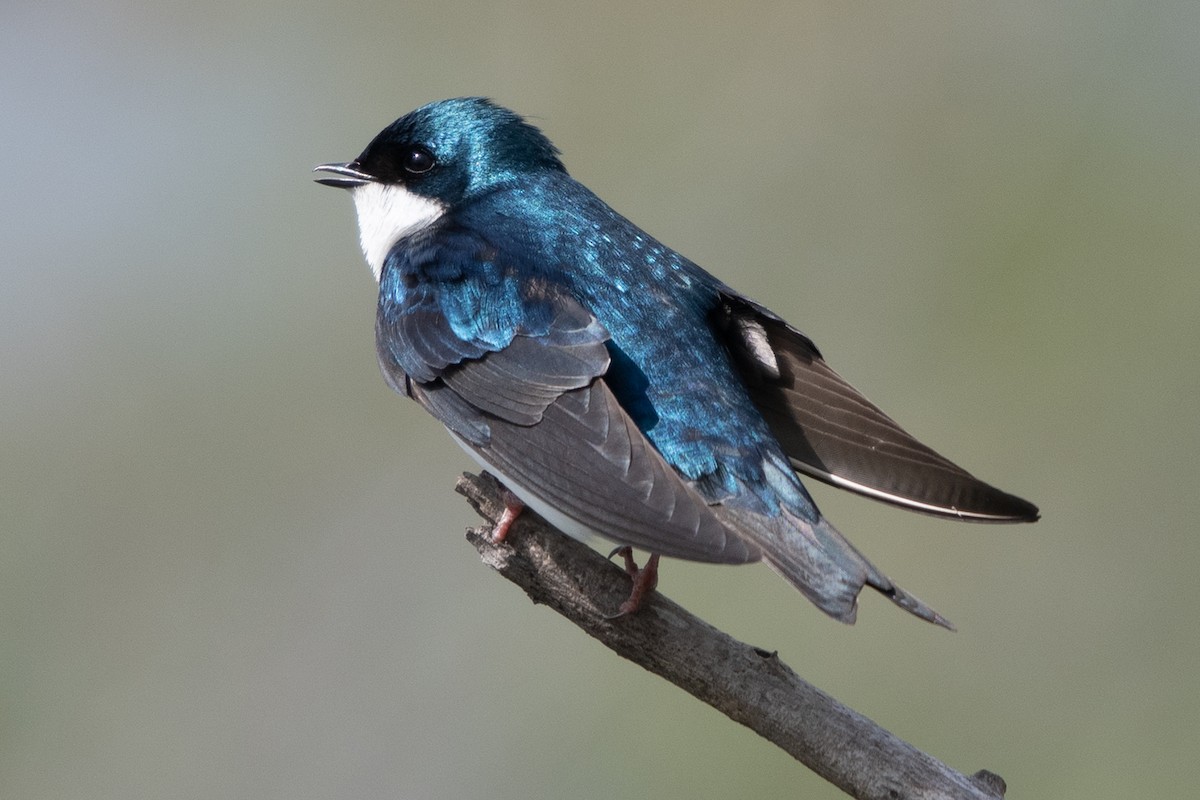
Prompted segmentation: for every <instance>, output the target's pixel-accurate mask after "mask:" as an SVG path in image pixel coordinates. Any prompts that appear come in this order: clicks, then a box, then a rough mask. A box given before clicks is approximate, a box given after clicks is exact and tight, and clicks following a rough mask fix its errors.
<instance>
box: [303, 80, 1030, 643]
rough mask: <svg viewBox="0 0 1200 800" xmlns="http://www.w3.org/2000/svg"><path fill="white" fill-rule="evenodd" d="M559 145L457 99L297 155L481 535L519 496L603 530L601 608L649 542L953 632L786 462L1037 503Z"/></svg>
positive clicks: (970, 502) (942, 497) (663, 552)
mask: <svg viewBox="0 0 1200 800" xmlns="http://www.w3.org/2000/svg"><path fill="white" fill-rule="evenodd" d="M560 155H561V154H560V151H559V150H558V149H557V148H556V147H555V146H554V145H553V144H552V143H551V141H550V140H549V139H548V138H547V137H546V136H545V134H543V133H542V132H541V131H540V130H539V129H538V128H537V127H535V126H534V125H532V124H531V123H529V122H528V121H527V120H526V119H524V118H523V117H522V116H520V115H519V114H517V113H515V112H513V111H511V110H509V109H507V108H505V107H503V106H501V105H499V104H497V103H495V102H494V101H492V100H490V99H488V98H483V97H461V98H454V99H448V100H440V101H436V102H432V103H429V104H427V105H424V106H421V107H420V108H417V109H416V110H414V111H411V112H409V113H407V114H405V115H404V116H402V117H400V118H399V119H397V120H396V121H395V122H393V123H392V124H390V125H388V126H387V127H386V128H384V129H383V131H382V132H380V133H379V134H378V135H377V136H375V138H374V139H373V140H371V141H370V143H369V144H368V145H367V146H366V148H365V149H364V150H363V151H362V153H361V154H360V155H359V156H358V157H357V158H355V159H353V160H352V161H348V162H337V163H327V164H321V165H319V166H317V167H316V168H315V170H314V171H316V172H320V173H323V176H322V177H320V178H317V179H316V180H317V182H318V183H321V184H324V185H327V186H332V187H337V188H342V189H346V190H348V191H349V193H350V194H351V196H352V198H353V202H354V207H355V210H356V213H357V221H358V227H359V240H360V244H361V247H362V252H363V255H364V257H365V260H366V262H367V265H368V266H369V267H370V269H371V272H372V274H373V275H374V277H375V280H376V282H377V283H378V286H379V301H378V308H377V313H376V322H375V334H376V351H377V356H378V361H379V365H380V369H381V371H382V373H383V377H384V379H385V381H386V383H387V384H388V385H389V386H390V387H391V388H392V389H394V390H395V391H396V392H398V393H399V394H402V395H405V396H407V397H409V398H411V399H412V400H414V401H416V402H417V403H418V404H419V405H420V406H421V407H423V408H424V409H425V410H426V411H427V412H429V413H430V414H432V415H433V416H434V417H435V418H436V419H437V420H438V421H440V422H441V423H442V424H443V425H444V426H445V427H446V429H447V430H448V432H449V433H450V436H451V437H452V438H453V439H454V440H455V441H456V442H457V443H458V444H459V445H460V446H461V447H462V448H463V449H464V450H465V451H466V452H467V453H468V454H469V455H470V456H472V457H473V458H474V459H475V461H477V462H478V463H479V464H480V465H482V466H483V467H484V468H485V469H486V470H488V471H490V472H491V473H493V474H494V475H496V476H497V477H498V478H499V479H500V480H501V481H502V483H503V484H504V485H505V487H506V488H507V490H508V491H509V492H510V493H511V494H510V495H509V497H508V499H507V501H506V510H505V514H504V516H503V518H502V519H501V521H500V523H499V524H498V525H497V527H496V530H495V532H494V538H496V539H497V540H500V539H503V537H504V536H505V535H507V531H508V527H509V525H510V524H511V522H512V520H513V519H515V518H516V516H517V515H518V514H519V513H520V512H521V509H522V508H524V507H526V506H528V507H529V508H532V509H533V510H534V511H535V512H537V513H538V514H540V515H541V516H542V517H543V518H545V519H546V520H547V521H548V522H550V523H551V524H552V525H554V526H555V527H557V528H559V529H561V530H562V531H564V532H565V533H567V534H568V535H571V536H573V537H576V538H580V539H590V538H592V537H595V536H599V537H601V538H602V539H606V540H608V541H610V542H612V543H614V544H616V545H618V549H617V550H614V551H613V554H616V553H618V552H619V553H621V554H622V555H623V556H624V558H625V566H626V569H627V571H628V572H629V574H630V576H631V577H632V578H633V586H632V589H631V592H630V598H629V600H627V601H626V602H625V603H623V604H622V605H621V608H620V609H619V610H618V613H617V614H615V615H613V616H621V615H624V614H627V613H632V612H634V611H636V610H637V609H638V607H639V606H640V605H641V604H642V601H643V599H644V597H645V596H646V595H647V593H649V592H650V591H652V590H653V589H654V588H655V586H656V583H657V577H658V566H659V558H660V557H664V556H665V557H668V558H677V559H684V560H691V561H698V562H708V563H718V564H745V563H751V562H758V561H765V562H766V563H767V564H768V565H770V566H771V567H772V568H773V569H774V570H775V571H776V572H778V573H779V574H780V575H782V577H783V578H784V579H786V580H787V581H788V582H789V583H790V584H792V585H793V586H794V587H795V588H796V589H798V590H799V591H800V592H801V593H802V594H803V595H804V596H805V597H807V598H808V599H809V600H810V601H811V602H812V603H813V604H814V605H816V606H817V607H818V608H819V609H820V610H821V611H823V612H825V613H826V614H828V615H829V616H831V617H833V618H834V619H836V620H839V621H841V622H845V623H853V622H854V621H855V618H856V615H857V609H858V597H859V594H860V592H861V590H862V589H863V588H864V587H866V586H870V587H872V588H873V589H875V590H877V591H878V592H880V593H881V594H883V595H884V596H885V597H887V598H888V599H890V600H891V601H892V602H893V603H895V604H896V605H898V606H900V607H901V608H903V609H905V610H906V611H908V612H911V613H912V614H914V615H916V616H917V617H919V618H921V619H924V620H926V621H928V622H932V623H934V624H937V625H941V626H943V627H946V628H950V629H953V625H952V624H951V623H950V622H949V621H948V620H947V619H946V618H945V617H943V616H941V615H940V614H938V613H937V612H936V611H934V610H933V609H932V608H931V607H929V606H928V605H926V604H925V603H924V602H922V601H921V600H919V599H917V598H916V597H915V596H914V595H912V594H910V593H908V592H907V591H905V590H904V589H902V588H900V586H898V585H897V584H896V583H894V582H893V581H892V580H891V579H890V578H888V577H887V576H886V575H885V574H884V573H883V572H881V571H880V570H878V569H877V568H876V567H875V566H874V565H873V564H872V563H871V562H869V561H868V560H867V558H866V557H865V556H864V555H863V554H862V553H860V552H859V550H858V549H857V548H855V547H854V545H852V544H851V543H850V542H849V541H848V540H847V539H846V538H845V537H843V536H842V534H841V533H839V532H838V530H837V529H836V528H834V527H833V525H832V524H831V523H830V522H829V521H828V520H827V519H826V518H825V517H824V516H823V515H822V514H821V512H820V511H819V510H818V508H817V505H816V503H815V502H814V501H813V498H812V496H811V495H810V494H809V491H808V490H807V488H806V487H805V486H804V484H803V483H802V482H801V479H800V476H801V474H803V475H805V476H807V477H812V478H815V479H818V480H820V481H824V482H826V483H829V484H832V485H834V486H838V487H841V488H843V489H847V490H850V491H853V492H856V493H859V494H862V495H865V496H867V497H870V498H874V499H876V500H881V501H884V502H887V503H891V504H894V505H897V506H901V507H904V508H908V509H910V510H915V511H919V512H924V513H927V514H932V515H940V516H944V517H950V518H954V519H959V520H966V521H979V522H1032V521H1035V520H1037V519H1038V517H1039V511H1038V509H1037V507H1036V506H1035V505H1033V504H1032V503H1030V502H1028V501H1026V500H1023V499H1021V498H1019V497H1016V496H1015V495H1012V494H1008V493H1006V492H1003V491H1001V490H1000V489H997V488H995V487H993V486H991V485H989V484H987V483H984V482H983V481H981V480H979V479H977V478H975V477H974V476H973V475H971V474H970V473H968V472H967V471H966V470H964V469H963V468H961V467H959V466H957V465H956V464H954V463H953V462H951V461H949V460H948V459H946V458H945V457H943V456H941V455H940V454H938V453H937V452H935V451H934V450H933V449H931V448H929V447H927V446H926V445H924V444H922V443H921V442H919V441H917V440H916V439H915V438H914V437H913V436H911V435H910V434H908V433H907V432H906V431H905V430H904V429H903V428H901V427H900V426H899V425H898V424H897V423H896V422H894V421H893V420H892V419H891V418H890V417H889V416H887V415H886V414H884V412H883V411H881V410H880V409H879V408H878V407H877V406H876V405H874V404H873V403H871V402H870V401H869V400H867V399H866V398H865V397H863V396H862V395H861V394H860V393H859V392H858V391H857V390H855V389H854V388H853V387H852V386H851V385H850V384H849V383H847V382H846V381H845V380H844V379H843V378H842V377H841V376H840V375H839V374H838V373H836V372H835V371H834V370H833V369H832V368H830V367H829V366H828V364H827V363H826V361H825V359H824V357H823V356H822V354H821V352H820V351H819V350H818V349H817V346H816V345H815V344H814V343H813V341H812V339H810V338H809V337H808V336H806V335H805V334H803V333H801V332H800V331H799V330H798V329H797V328H795V327H793V326H792V325H790V324H789V323H788V322H786V321H785V320H784V319H783V318H781V317H780V316H778V315H777V314H775V313H774V312H772V311H770V310H769V309H768V308H766V307H765V306H764V305H762V304H760V303H758V302H756V301H754V300H752V299H750V298H749V297H747V296H745V295H743V294H741V293H740V292H738V291H736V290H735V289H733V288H731V287H730V286H728V285H726V284H725V283H724V282H722V281H721V280H719V279H717V278H716V277H714V276H713V275H711V274H710V273H708V272H706V271H705V270H704V269H702V268H701V267H699V266H698V265H696V264H695V263H693V262H692V261H690V260H688V259H687V258H685V257H684V256H683V255H681V254H679V253H678V252H676V251H675V250H672V249H671V248H669V247H667V246H666V245H664V244H662V243H661V242H659V241H658V240H656V239H655V238H654V237H652V236H650V235H649V234H648V233H646V232H645V231H643V230H642V229H641V228H639V227H638V226H637V225H635V224H634V223H633V222H631V221H629V220H628V219H626V218H625V217H624V216H622V215H621V214H619V213H618V212H617V211H615V210H614V209H613V208H612V207H610V206H609V205H607V204H606V203H605V202H604V201H602V200H601V199H600V198H599V197H597V196H596V195H595V194H594V193H593V192H591V191H590V190H589V189H588V188H586V187H585V186H584V185H583V184H581V183H579V182H577V181H576V180H575V179H573V178H572V177H571V176H570V175H569V174H568V172H567V170H566V167H565V166H564V165H563V162H562V160H561V158H560ZM631 548H638V549H639V550H641V551H645V552H647V553H649V554H650V555H649V560H648V561H647V562H646V564H645V566H644V567H640V568H639V567H638V566H637V563H636V561H634V560H633V558H632V556H631ZM611 555H612V554H610V557H611Z"/></svg>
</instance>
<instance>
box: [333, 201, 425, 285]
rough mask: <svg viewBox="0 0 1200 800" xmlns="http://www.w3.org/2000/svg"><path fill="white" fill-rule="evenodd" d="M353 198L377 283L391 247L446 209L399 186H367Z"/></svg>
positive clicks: (359, 229)
mask: <svg viewBox="0 0 1200 800" xmlns="http://www.w3.org/2000/svg"><path fill="white" fill-rule="evenodd" d="M353 197H354V208H355V210H357V211H358V238H359V241H360V242H361V243H362V251H363V255H364V256H365V257H366V259H367V266H369V267H370V268H371V272H372V273H373V274H374V275H375V282H376V283H378V282H379V276H380V275H381V274H382V273H383V261H384V259H385V258H387V254H388V252H389V251H390V250H391V249H392V246H393V245H395V244H396V242H398V241H400V240H401V239H403V238H404V237H405V236H408V235H410V234H412V233H416V232H417V231H419V230H421V229H422V228H424V227H426V226H428V225H431V224H432V223H433V222H435V221H436V220H437V219H438V217H440V216H442V214H444V213H445V212H446V207H445V206H444V205H442V204H441V203H439V202H437V201H436V200H431V199H429V198H428V197H422V196H421V195H419V194H415V193H413V192H410V191H409V190H408V189H405V188H404V187H403V186H400V185H398V184H383V183H364V184H363V185H362V186H356V187H355V188H354V189H353Z"/></svg>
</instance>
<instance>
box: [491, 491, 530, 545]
mask: <svg viewBox="0 0 1200 800" xmlns="http://www.w3.org/2000/svg"><path fill="white" fill-rule="evenodd" d="M524 510H525V504H524V503H522V502H521V501H520V500H518V499H517V496H516V495H515V494H513V493H512V492H510V491H509V490H508V489H505V490H504V513H503V514H501V515H500V519H499V520H497V521H496V527H494V528H492V541H493V542H495V543H496V544H499V543H500V542H503V541H504V540H505V539H507V538H508V529H509V528H511V527H512V524H513V523H514V522H516V521H517V517H519V516H521V512H522V511H524Z"/></svg>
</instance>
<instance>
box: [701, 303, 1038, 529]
mask: <svg viewBox="0 0 1200 800" xmlns="http://www.w3.org/2000/svg"><path fill="white" fill-rule="evenodd" d="M716 324H717V327H718V329H719V330H720V331H722V332H723V334H724V336H725V340H726V342H727V344H728V346H729V350H730V353H731V354H732V356H733V359H734V362H735V363H736V364H737V366H738V369H739V370H740V371H741V373H742V377H743V379H744V380H745V382H746V385H747V388H748V390H749V392H750V396H751V398H752V399H753V401H754V403H755V404H756V405H757V406H758V408H759V410H760V411H761V412H762V414H763V416H764V417H765V418H766V419H767V421H768V423H769V424H770V425H771V428H772V430H773V432H774V433H775V436H776V437H777V438H778V440H779V442H780V444H782V445H783V448H784V451H785V452H786V453H787V454H788V456H789V457H790V458H791V460H792V464H793V466H794V467H795V468H796V469H797V470H799V471H801V472H804V473H806V474H808V475H811V476H812V477H814V478H817V479H819V480H822V481H825V482H827V483H830V484H832V485H834V486H839V487H841V488H844V489H849V490H851V491H854V492H858V493H860V494H863V495H865V496H867V497H872V498H874V499H877V500H882V501H885V502H889V503H894V504H896V505H899V506H903V507H905V508H909V509H912V510H915V511H922V512H926V513H930V514H937V515H941V516H947V517H955V518H958V519H963V520H970V521H979V522H1031V521H1033V520H1036V519H1037V518H1038V511H1037V507H1036V506H1034V505H1033V504H1031V503H1029V502H1027V501H1025V500H1022V499H1021V498H1019V497H1015V496H1014V495H1011V494H1008V493H1006V492H1003V491H1001V490H999V489H997V488H995V487H993V486H990V485H988V484H986V483H984V482H983V481H981V480H979V479H978V478H975V477H974V476H972V475H971V474H970V473H968V472H967V471H966V470H964V469H963V468H962V467H959V466H957V465H956V464H954V463H953V462H951V461H949V460H948V459H946V458H945V457H943V456H941V455H939V454H938V453H937V452H935V451H934V450H932V449H931V448H929V447H927V446H925V445H924V444H921V442H919V441H917V440H916V439H915V438H913V437H912V436H911V435H910V434H908V433H907V432H906V431H905V430H904V429H903V428H901V427H900V426H899V425H897V424H896V423H895V422H894V421H893V420H892V419H891V418H890V417H888V416H887V415H886V414H884V413H883V412H882V411H880V410H879V408H878V407H876V406H875V405H874V404H873V403H871V402H870V401H869V400H867V399H866V398H865V397H863V396H862V395H861V394H859V393H858V391H857V390H855V389H854V387H852V386H851V385H850V384H848V383H847V382H846V381H845V380H844V379H843V378H842V377H841V376H840V375H838V374H837V373H836V372H834V371H833V370H832V369H831V368H830V367H829V365H828V364H826V363H825V361H824V359H822V358H821V354H820V352H819V351H818V350H817V347H816V345H814V344H813V342H812V340H810V339H809V338H808V337H807V336H805V335H804V334H802V333H800V332H799V331H797V330H796V329H795V328H792V327H791V326H789V325H788V324H787V323H786V322H784V321H783V320H782V319H780V318H779V317H777V316H775V315H774V314H772V313H771V312H770V311H768V310H767V309H765V308H763V307H762V306H760V305H758V304H757V303H754V302H752V301H750V300H747V299H746V298H744V297H741V296H738V295H736V294H733V293H727V294H723V295H722V304H721V306H720V307H719V309H718V316H717V318H716Z"/></svg>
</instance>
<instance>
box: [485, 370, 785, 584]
mask: <svg viewBox="0 0 1200 800" xmlns="http://www.w3.org/2000/svg"><path fill="white" fill-rule="evenodd" d="M490 427H491V438H490V441H489V443H488V445H487V446H486V447H483V448H478V452H479V453H480V455H481V456H482V457H483V458H484V459H485V460H486V461H487V462H488V463H489V464H490V465H491V466H492V467H493V468H494V469H495V470H496V471H497V472H498V473H499V474H500V475H501V476H502V479H503V480H504V481H505V482H506V483H509V484H510V488H511V486H512V484H514V483H515V484H516V485H517V486H519V487H521V488H522V489H524V490H525V491H526V492H529V493H532V494H534V495H536V496H537V497H538V498H539V499H541V500H542V501H544V502H545V503H547V504H549V505H550V506H551V507H553V508H555V509H557V510H559V511H560V512H562V513H563V514H565V515H566V516H568V517H570V518H571V519H572V520H574V521H576V522H578V523H580V524H581V525H582V526H584V527H585V528H587V529H588V530H590V531H592V532H595V533H599V534H601V535H603V536H604V537H606V538H608V539H611V540H613V541H615V542H618V543H620V544H628V545H632V546H634V547H640V548H642V549H645V550H649V551H651V552H655V553H661V554H662V555H665V556H671V557H675V558H686V559H691V560H694V561H708V562H719V563H735V564H736V563H746V562H749V561H757V560H758V559H759V558H760V557H761V554H760V552H759V551H758V549H757V548H755V547H753V546H752V545H749V544H748V543H746V542H744V541H742V540H741V539H740V538H738V537H737V536H735V535H733V534H732V533H731V532H729V531H728V530H727V529H726V528H725V526H724V525H723V524H722V523H721V522H720V521H719V520H718V519H717V517H716V516H715V515H714V514H713V513H712V511H711V509H710V508H709V506H708V505H707V504H706V503H705V502H704V500H703V499H702V498H701V497H700V496H699V495H698V494H697V493H696V491H695V490H694V489H692V488H691V487H690V486H688V485H687V484H685V483H684V482H683V480H681V479H680V477H679V475H678V474H677V473H676V472H675V471H674V470H673V469H672V468H671V467H670V466H669V465H668V464H667V463H666V461H664V460H663V458H662V456H661V455H659V454H658V452H657V451H656V450H655V449H654V448H653V447H652V446H651V445H650V443H649V442H648V441H647V440H646V438H645V437H644V436H642V434H641V432H640V431H638V430H637V427H636V426H635V425H634V424H633V422H632V421H631V420H630V419H629V417H628V415H627V414H625V412H624V411H623V410H622V409H621V407H620V405H619V404H618V403H617V401H616V398H615V397H613V394H612V392H611V391H609V389H608V387H607V386H606V385H605V383H604V382H603V381H601V380H597V381H595V382H593V383H592V384H591V385H590V386H586V387H583V388H580V389H575V390H572V391H569V392H565V393H564V394H562V395H561V396H560V397H559V398H558V399H557V400H556V401H555V402H553V403H551V404H550V405H549V406H547V407H546V409H545V411H544V413H543V415H542V419H541V421H540V422H539V423H538V424H536V425H532V426H527V427H526V426H518V425H514V424H512V423H508V422H502V421H492V422H491V425H490Z"/></svg>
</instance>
